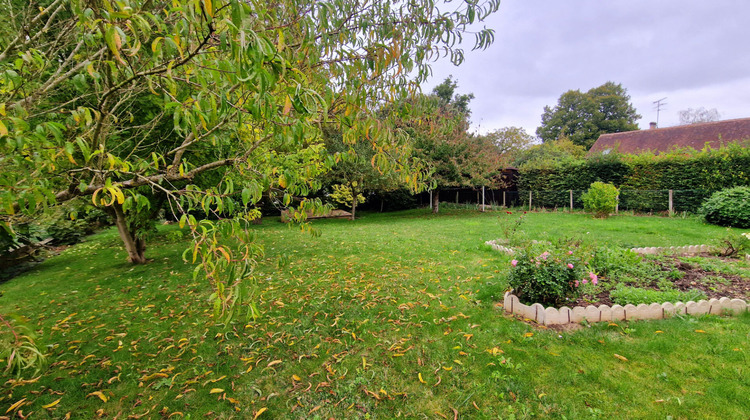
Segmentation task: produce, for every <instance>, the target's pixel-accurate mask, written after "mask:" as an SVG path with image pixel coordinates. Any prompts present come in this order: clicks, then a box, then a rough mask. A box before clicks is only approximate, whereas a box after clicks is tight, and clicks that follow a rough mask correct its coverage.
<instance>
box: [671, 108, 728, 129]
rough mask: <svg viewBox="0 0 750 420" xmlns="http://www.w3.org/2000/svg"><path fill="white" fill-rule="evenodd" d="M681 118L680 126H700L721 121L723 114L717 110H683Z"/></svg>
mask: <svg viewBox="0 0 750 420" xmlns="http://www.w3.org/2000/svg"><path fill="white" fill-rule="evenodd" d="M679 116H680V125H688V124H699V123H704V122H712V121H719V119H721V114H719V111H718V110H717V109H716V108H711V109H706V108H703V107H700V108H696V109H693V108H688V109H683V110H682V111H680V112H679Z"/></svg>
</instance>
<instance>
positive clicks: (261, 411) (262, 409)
mask: <svg viewBox="0 0 750 420" xmlns="http://www.w3.org/2000/svg"><path fill="white" fill-rule="evenodd" d="M266 410H268V408H267V407H263V408H261V409H260V410H258V411H257V412H256V413H255V415H254V416H253V420H255V419H257V418H258V417H260V415H261V414H263V413H265V412H266Z"/></svg>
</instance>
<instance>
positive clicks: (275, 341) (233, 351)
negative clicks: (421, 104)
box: [0, 210, 750, 419]
mask: <svg viewBox="0 0 750 420" xmlns="http://www.w3.org/2000/svg"><path fill="white" fill-rule="evenodd" d="M518 214H519V212H514V214H512V215H508V214H506V213H504V212H502V213H500V212H494V213H486V214H479V213H476V212H471V211H464V210H449V211H446V212H443V213H442V214H440V215H437V216H432V215H430V214H429V213H428V211H427V210H418V211H410V212H402V213H395V214H385V215H379V214H367V215H365V216H363V217H362V218H361V219H359V220H357V221H355V222H351V221H348V220H325V221H316V222H315V223H314V225H315V227H316V228H317V229H319V231H320V232H321V233H322V236H320V237H312V236H310V235H309V234H305V233H301V232H299V230H298V229H295V228H289V227H287V226H286V225H283V224H281V223H278V222H277V221H275V220H274V219H268V220H266V221H264V223H263V225H261V226H257V227H256V229H257V230H258V238H259V241H260V242H261V243H263V244H264V245H265V247H266V257H265V259H264V260H263V261H262V262H261V264H260V265H259V266H258V268H257V270H256V272H255V276H256V281H257V296H256V298H255V300H256V302H257V303H258V307H259V308H260V309H261V310H262V311H263V313H262V316H261V317H260V318H258V319H257V320H255V321H250V322H238V323H236V324H233V325H230V326H228V327H223V326H215V325H213V324H212V321H211V319H210V315H209V314H210V312H211V311H210V309H211V308H210V307H209V304H208V302H207V297H208V293H209V292H210V287H208V285H205V284H201V283H197V282H194V281H193V280H192V277H191V271H192V269H191V266H190V265H189V264H185V263H183V262H182V261H181V257H180V256H181V253H182V251H183V249H184V247H185V246H186V243H185V241H182V240H178V239H177V238H176V236H175V235H174V234H173V233H171V232H174V231H175V230H176V227H175V226H169V227H164V228H162V229H161V237H160V238H158V239H157V240H156V241H153V242H152V243H151V245H150V246H149V249H148V250H147V256H148V257H149V258H153V259H154V261H153V262H152V263H151V264H148V265H146V266H135V267H133V266H130V265H128V264H127V263H125V258H126V255H125V252H124V251H123V250H122V249H120V245H119V243H118V242H117V237H116V234H115V232H113V231H106V232H103V233H101V234H98V235H96V236H94V237H90V238H89V239H88V240H87V242H85V243H83V244H80V245H77V246H75V247H71V248H69V249H67V250H65V251H64V252H62V253H61V255H59V256H57V257H54V258H51V259H49V260H47V261H45V262H44V263H42V264H40V265H39V266H38V267H36V268H35V269H34V270H33V271H31V272H29V273H26V274H25V275H23V276H20V277H17V278H15V279H13V280H11V281H9V282H7V283H5V284H2V285H0V291H2V292H4V296H3V297H1V298H0V312H2V313H7V312H11V311H15V312H18V313H22V314H24V315H26V316H27V317H29V318H30V321H29V322H30V323H31V324H32V325H34V326H36V328H38V329H39V330H40V331H41V344H42V345H43V346H49V347H45V350H46V352H47V355H48V359H49V361H50V363H51V365H50V367H49V368H48V369H47V370H46V371H45V372H44V373H43V374H42V375H41V376H40V377H38V378H24V379H27V380H29V379H30V381H9V382H5V383H4V384H3V385H2V388H1V390H2V394H0V415H4V414H3V413H5V411H6V410H7V409H8V408H9V407H10V406H11V405H13V404H14V403H17V402H19V401H21V400H23V399H24V398H25V399H26V400H25V401H23V402H22V404H21V405H20V406H19V407H17V409H18V410H23V413H24V415H25V414H28V413H29V412H31V411H34V412H35V415H34V418H61V417H64V416H65V414H66V413H68V412H70V413H72V414H71V415H72V416H74V417H81V418H92V417H96V416H97V415H102V416H105V415H106V416H108V418H114V417H115V416H117V417H118V418H126V417H127V416H128V415H144V417H143V418H160V417H165V418H166V417H169V416H170V415H172V414H175V413H178V414H176V415H174V416H173V417H172V418H188V417H189V416H190V417H192V418H203V416H204V415H206V414H208V417H209V418H253V417H254V416H255V415H259V416H258V418H259V419H263V418H321V419H327V418H331V417H333V418H341V419H343V418H398V417H401V418H425V417H426V418H454V416H455V415H456V414H455V413H458V416H459V418H498V417H499V418H509V417H512V416H515V417H516V418H524V417H530V418H531V417H545V418H548V417H549V418H563V417H565V418H591V417H602V418H608V417H613V416H617V417H622V418H644V417H647V418H664V417H666V416H672V417H674V418H743V416H745V415H746V414H747V413H748V412H750V400H748V398H747V397H746V396H747V395H749V394H750V379H749V378H750V375H748V373H749V371H748V366H750V356H749V353H750V316H748V315H745V316H742V317H736V318H723V317H716V316H707V317H701V318H697V319H696V318H675V319H670V320H664V321H650V322H629V323H619V324H617V325H607V324H606V323H605V324H595V325H591V326H589V327H584V328H582V329H579V330H575V331H556V330H546V329H541V328H537V327H534V326H532V325H529V324H526V323H523V322H521V321H519V320H515V319H512V318H508V317H506V316H504V315H503V314H502V311H500V310H498V309H496V308H495V307H494V303H495V302H493V301H492V299H488V298H486V297H485V298H484V299H485V300H484V301H480V300H479V298H480V297H479V296H478V295H477V291H478V290H480V289H482V288H483V287H485V286H486V284H487V283H493V284H497V287H498V289H499V290H502V289H503V288H504V287H505V282H506V280H505V278H504V276H505V273H506V267H507V265H508V262H509V258H508V257H506V256H504V255H502V254H499V253H496V252H493V251H491V250H489V247H487V246H485V245H483V243H484V242H485V241H487V240H490V239H496V238H498V237H500V236H501V232H502V229H501V224H502V223H503V221H508V220H511V218H513V219H515V218H516V217H518ZM524 217H525V219H526V221H525V222H524V224H523V225H522V228H521V229H523V230H524V231H525V232H526V233H528V234H529V236H530V237H539V238H542V239H545V238H554V237H560V236H566V237H575V236H582V235H588V236H589V237H593V238H595V240H596V241H601V243H602V244H610V245H625V246H665V245H688V244H698V243H706V242H709V241H710V240H711V239H712V238H715V237H718V236H721V235H723V234H724V233H725V229H723V228H718V227H715V226H709V225H705V224H702V223H701V222H700V221H698V220H697V219H676V218H673V219H668V218H653V217H632V216H616V217H612V218H610V219H608V220H594V219H591V218H590V217H587V216H585V215H582V214H564V213H529V214H527V215H525V216H524ZM167 238H170V239H167ZM279 261H288V263H287V264H285V265H281V268H279V264H278V263H279ZM96 392H100V394H98V393H96ZM58 399H59V402H57V403H56V404H54V405H52V406H51V407H49V408H43V406H45V405H49V404H53V403H55V402H56V401H57V400H58ZM104 400H106V401H104ZM99 410H101V411H99ZM13 412H14V411H12V410H11V412H10V413H13ZM10 413H9V414H8V415H10ZM209 413H210V414H209Z"/></svg>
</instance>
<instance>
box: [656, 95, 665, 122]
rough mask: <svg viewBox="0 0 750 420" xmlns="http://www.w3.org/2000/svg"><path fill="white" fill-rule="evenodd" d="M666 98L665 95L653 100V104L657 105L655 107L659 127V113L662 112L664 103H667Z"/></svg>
mask: <svg viewBox="0 0 750 420" xmlns="http://www.w3.org/2000/svg"><path fill="white" fill-rule="evenodd" d="M666 99H667V98H666V97H664V98H661V99H659V100H657V101H654V102H653V104H654V105H655V108H656V126H657V127H658V126H659V113H660V112H661V109H662V108H663V107H664V105H666V104H667V103H666V102H664V101H665V100H666Z"/></svg>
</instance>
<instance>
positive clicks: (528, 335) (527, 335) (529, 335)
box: [523, 332, 534, 337]
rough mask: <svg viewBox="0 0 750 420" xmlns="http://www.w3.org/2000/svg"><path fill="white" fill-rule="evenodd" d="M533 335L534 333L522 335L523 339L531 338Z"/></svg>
mask: <svg viewBox="0 0 750 420" xmlns="http://www.w3.org/2000/svg"><path fill="white" fill-rule="evenodd" d="M533 335H534V333H532V332H527V333H526V334H524V335H523V336H524V337H531V336H533Z"/></svg>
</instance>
